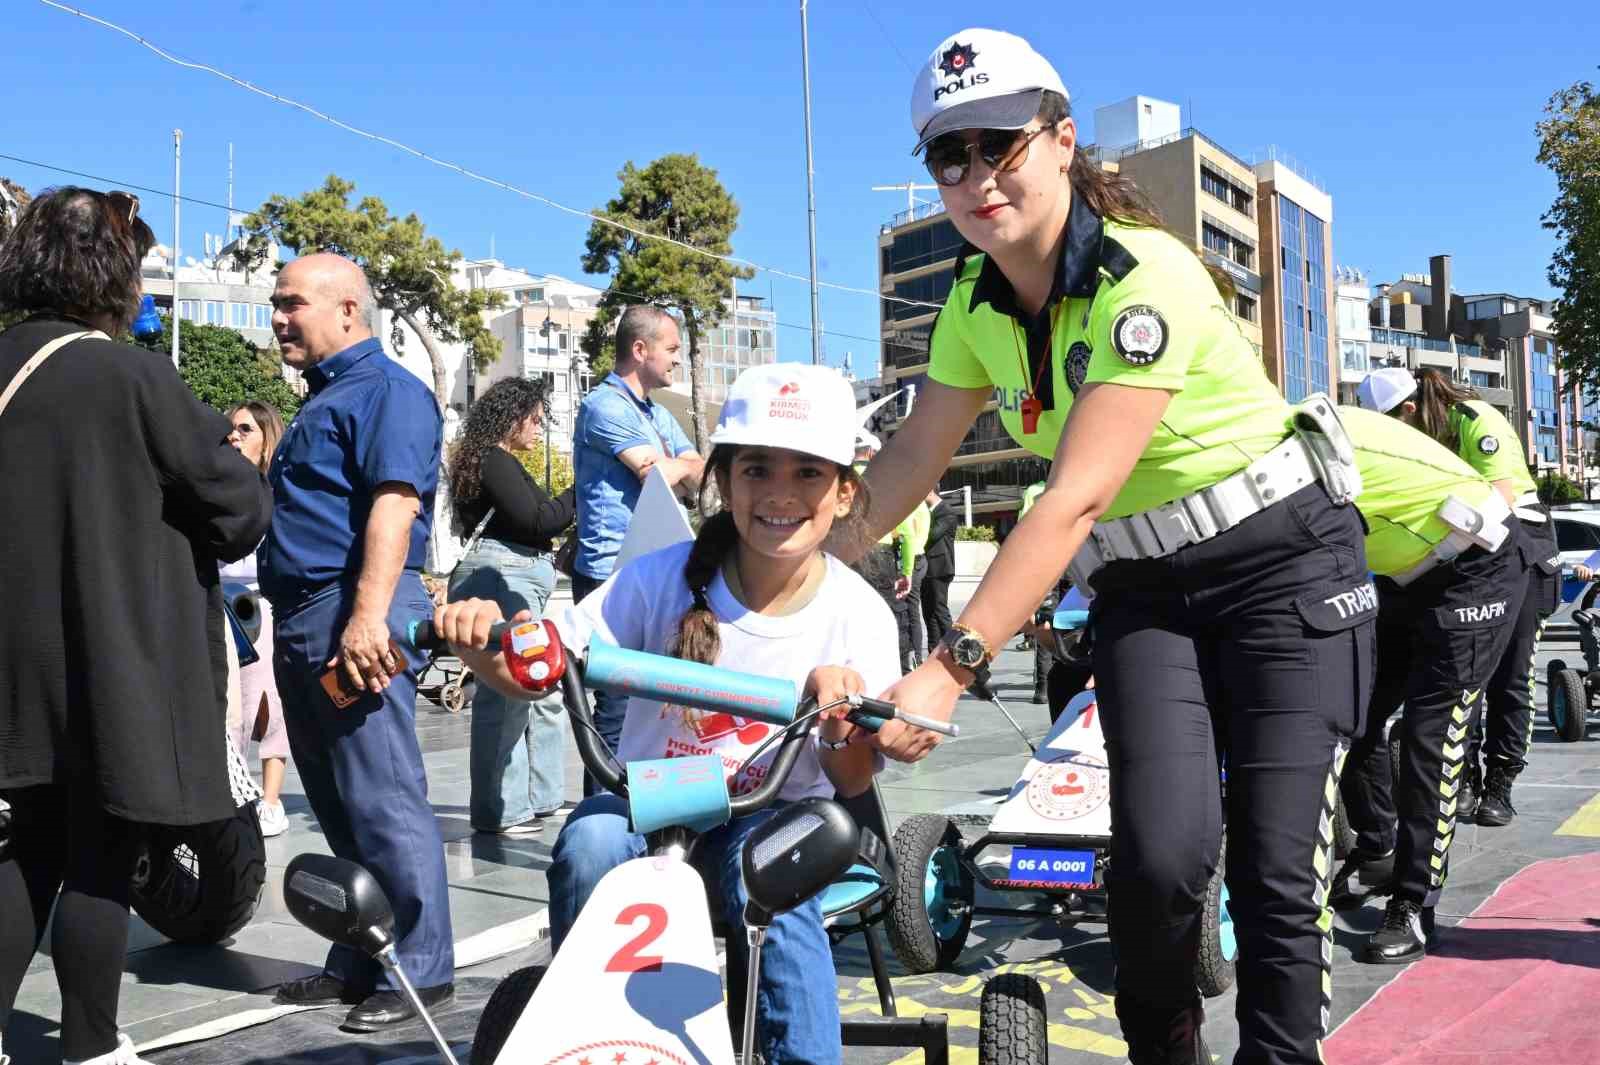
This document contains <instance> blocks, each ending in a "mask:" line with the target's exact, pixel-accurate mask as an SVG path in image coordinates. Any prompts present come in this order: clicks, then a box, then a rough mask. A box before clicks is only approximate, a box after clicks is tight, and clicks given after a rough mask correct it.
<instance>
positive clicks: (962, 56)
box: [939, 41, 978, 78]
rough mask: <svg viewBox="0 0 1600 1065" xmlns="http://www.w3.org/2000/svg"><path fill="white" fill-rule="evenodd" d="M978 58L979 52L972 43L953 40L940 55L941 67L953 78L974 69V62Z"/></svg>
mask: <svg viewBox="0 0 1600 1065" xmlns="http://www.w3.org/2000/svg"><path fill="white" fill-rule="evenodd" d="M977 58H978V53H977V52H975V51H973V49H972V45H970V44H962V43H960V42H959V41H951V42H950V47H949V48H946V49H945V51H944V55H942V56H940V57H939V69H940V70H942V71H944V73H946V74H948V75H949V76H950V77H952V78H959V77H960V76H961V75H963V74H965V73H966V72H967V71H968V70H971V69H972V64H973V62H974V61H975V60H977Z"/></svg>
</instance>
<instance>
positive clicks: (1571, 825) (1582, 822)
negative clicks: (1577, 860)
mask: <svg viewBox="0 0 1600 1065" xmlns="http://www.w3.org/2000/svg"><path fill="white" fill-rule="evenodd" d="M1556 835H1558V836H1600V795H1596V796H1595V797H1594V798H1592V799H1590V800H1589V801H1588V802H1586V803H1584V804H1583V805H1582V806H1580V807H1579V808H1578V812H1577V813H1575V814H1573V815H1572V816H1571V817H1569V818H1567V820H1566V822H1565V823H1563V824H1562V826H1561V827H1560V828H1558V829H1556Z"/></svg>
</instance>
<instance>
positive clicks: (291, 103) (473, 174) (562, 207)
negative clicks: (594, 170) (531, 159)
mask: <svg viewBox="0 0 1600 1065" xmlns="http://www.w3.org/2000/svg"><path fill="white" fill-rule="evenodd" d="M39 2H40V3H41V4H44V5H45V6H46V7H52V8H55V9H56V10H58V11H63V12H66V13H67V14H69V15H74V16H76V17H78V18H81V19H83V20H85V21H87V22H92V23H95V24H96V25H98V26H103V27H105V28H106V29H108V30H111V31H113V32H115V33H120V34H121V35H122V36H124V37H127V38H129V39H130V40H132V41H135V42H137V43H138V44H139V45H141V46H142V47H144V48H146V49H148V50H150V51H151V52H154V53H155V54H156V55H157V56H160V57H161V58H162V59H164V60H165V61H166V62H168V63H171V64H173V65H174V66H179V67H185V68H187V69H189V70H199V71H203V72H205V73H207V74H212V75H215V76H216V77H219V78H221V79H223V80H224V81H228V82H232V83H233V84H234V85H237V86H238V87H239V88H241V89H244V90H246V91H248V92H252V93H255V94H256V95H257V96H264V97H266V98H267V99H269V100H274V101H276V102H277V103H281V104H283V105H285V106H287V107H292V108H295V109H296V110H299V111H304V112H305V113H306V114H308V115H311V116H312V117H313V118H317V119H320V120H321V121H323V122H326V123H328V124H329V125H332V126H336V127H338V128H339V129H342V130H344V131H346V132H347V133H354V134H355V135H357V136H359V137H365V138H366V139H368V140H371V141H376V142H378V143H379V144H386V145H388V146H389V147H391V148H394V149H396V150H397V151H401V152H405V153H407V154H408V155H414V156H416V157H417V158H418V159H421V160H423V161H424V162H428V163H432V164H433V165H435V166H438V167H442V168H444V169H446V170H453V171H455V172H456V173H458V174H460V175H461V176H463V177H466V178H471V179H472V180H473V181H481V182H483V183H484V184H486V185H492V186H494V187H495V188H498V189H504V190H505V191H506V192H510V193H513V194H515V195H517V196H521V197H523V198H524V199H529V200H533V201H535V202H537V203H542V204H544V205H545V206H547V207H552V208H554V209H556V210H558V211H562V212H565V213H566V214H570V215H576V216H577V217H579V218H587V219H589V220H590V221H591V222H599V223H600V224H601V225H607V226H611V227H613V228H615V229H620V230H622V231H623V232H625V233H629V234H632V235H633V236H636V237H638V238H640V239H641V240H658V241H661V242H662V243H665V244H672V245H674V246H676V247H679V248H683V249H684V250H686V251H690V252H693V253H694V254H696V255H703V256H705V257H706V258H708V259H716V260H717V261H719V262H725V263H730V264H732V265H734V266H744V267H749V268H750V269H752V270H760V271H763V272H765V273H769V274H772V275H774V276H776V277H784V278H788V279H789V280H791V281H804V282H806V283H807V284H810V283H811V278H810V277H809V276H808V275H806V274H796V273H793V272H791V271H788V270H780V269H778V268H777V267H775V266H763V265H762V264H760V263H757V262H752V261H751V260H749V259H741V258H738V257H737V256H733V255H722V254H719V253H717V252H713V251H707V250H706V249H704V248H697V247H695V246H694V245H693V244H689V243H687V242H685V241H681V240H678V239H676V238H674V237H667V236H662V235H661V234H659V233H651V232H648V231H647V230H644V229H640V228H638V227H637V226H633V225H629V224H628V223H626V222H620V221H618V220H617V219H615V218H608V217H606V216H605V215H599V214H595V213H594V212H593V211H585V210H583V209H582V208H578V207H569V206H567V205H566V204H564V203H561V202H559V201H557V200H553V199H551V198H550V197H548V196H543V195H541V194H539V193H537V192H532V191H530V190H528V189H524V188H522V187H520V186H517V185H513V184H511V183H510V182H507V181H501V180H500V179H499V178H493V177H489V176H488V175H486V174H480V173H478V172H477V171H475V170H469V169H467V168H466V167H464V166H462V165H460V164H459V163H452V162H450V161H449V160H447V159H440V158H439V157H437V156H434V155H429V154H428V153H427V152H425V151H423V150H422V149H420V148H414V147H412V146H411V145H409V144H405V143H403V142H402V141H398V140H395V139H394V138H393V137H388V136H385V135H384V134H381V133H374V132H372V131H370V130H365V129H361V128H360V127H358V126H352V125H351V124H350V123H348V122H344V121H341V120H340V119H337V118H335V117H333V116H332V115H329V114H327V113H325V112H323V111H319V110H317V109H316V108H315V107H312V106H310V105H309V104H304V103H301V102H300V101H298V100H291V99H289V98H288V97H286V96H280V95H279V94H278V93H275V92H272V91H271V90H268V89H263V88H261V87H260V86H259V85H255V84H252V83H251V82H248V81H245V80H244V79H243V78H238V77H235V76H234V75H232V74H229V73H227V72H226V71H223V70H219V69H217V68H216V67H213V66H210V65H209V64H206V63H197V62H192V61H190V60H187V59H182V58H179V57H178V56H176V55H173V54H172V53H171V52H169V51H167V50H166V49H164V48H161V47H160V46H158V45H156V44H155V43H153V42H151V41H149V40H146V39H145V38H144V37H143V36H141V35H140V34H138V33H135V32H134V31H133V30H130V29H128V28H126V27H124V26H119V25H117V24H116V23H115V22H111V21H109V20H107V19H103V18H100V17H99V16H97V15H91V14H89V13H88V12H87V11H84V10H82V9H80V8H76V7H73V6H71V5H69V4H63V3H60V2H59V0H39ZM817 284H818V285H819V286H820V287H822V288H828V289H833V290H835V291H837V292H853V293H856V294H857V295H863V296H872V297H873V298H875V299H881V300H889V301H891V302H894V303H903V304H906V305H908V306H915V307H930V308H933V309H935V310H937V309H938V307H939V304H936V303H927V302H924V301H922V300H908V299H903V298H901V297H899V296H886V295H883V294H882V293H880V292H877V291H875V290H873V289H869V288H855V287H853V286H850V285H840V284H836V283H834V282H832V281H823V280H821V279H818V281H817Z"/></svg>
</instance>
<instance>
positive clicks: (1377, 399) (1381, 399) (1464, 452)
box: [1359, 368, 1561, 827]
mask: <svg viewBox="0 0 1600 1065" xmlns="http://www.w3.org/2000/svg"><path fill="white" fill-rule="evenodd" d="M1359 398H1360V400H1361V405H1362V406H1363V407H1366V408H1368V409H1370V410H1376V411H1381V412H1383V413H1386V414H1392V415H1394V416H1395V417H1398V418H1399V419H1401V420H1402V421H1404V422H1405V423H1406V424H1407V425H1410V426H1411V427H1412V428H1414V429H1420V430H1421V431H1422V432H1423V433H1425V434H1427V435H1428V436H1430V437H1432V438H1433V439H1434V440H1437V441H1438V442H1439V443H1440V444H1443V445H1444V446H1445V447H1446V448H1449V449H1451V450H1453V451H1455V452H1456V453H1457V454H1458V455H1460V456H1461V458H1462V459H1463V460H1465V461H1466V463H1467V465H1469V466H1471V467H1472V468H1473V469H1474V470H1476V471H1477V472H1478V473H1479V474H1480V475H1482V476H1483V478H1484V479H1485V480H1487V481H1489V482H1491V483H1492V484H1493V485H1494V486H1495V488H1496V489H1497V490H1499V492H1500V494H1501V496H1503V497H1504V498H1505V501H1506V502H1507V503H1509V504H1510V505H1511V506H1512V507H1513V508H1514V510H1515V511H1516V515H1517V522H1516V529H1515V531H1516V532H1517V533H1518V534H1519V543H1518V547H1517V554H1518V558H1519V561H1520V566H1521V568H1522V570H1523V571H1524V573H1525V576H1524V583H1525V584H1526V586H1527V590H1526V593H1525V594H1524V596H1523V599H1522V609H1521V610H1520V611H1519V612H1518V613H1517V616H1516V617H1515V618H1514V619H1513V629H1512V633H1511V639H1510V642H1509V643H1508V644H1507V646H1506V653H1505V656H1504V657H1503V658H1501V660H1500V663H1499V665H1498V667H1497V668H1496V669H1495V672H1494V676H1493V677H1492V678H1490V680H1489V685H1488V688H1487V690H1486V691H1485V693H1484V704H1483V712H1482V714H1481V716H1480V718H1478V719H1475V720H1474V721H1473V725H1472V738H1471V742H1470V745H1469V749H1468V754H1467V765H1466V772H1465V775H1464V779H1465V783H1464V784H1463V786H1462V794H1461V799H1460V809H1459V810H1458V812H1457V817H1458V818H1460V819H1461V820H1464V821H1472V820H1474V819H1476V821H1477V823H1478V824H1480V825H1487V826H1491V827H1493V826H1498V825H1505V824H1509V823H1510V822H1511V819H1512V818H1513V817H1515V816H1516V808H1515V807H1514V806H1512V805H1511V785H1512V784H1513V783H1514V782H1515V781H1516V779H1517V775H1518V774H1520V773H1521V772H1522V770H1523V769H1524V768H1525V767H1526V766H1527V764H1528V746H1529V744H1531V743H1532V742H1533V693H1534V659H1535V657H1536V656H1537V655H1538V653H1539V640H1540V639H1541V638H1542V637H1543V636H1544V627H1545V624H1546V622H1547V621H1548V619H1549V617H1550V615H1551V614H1553V613H1555V611H1556V607H1557V606H1559V605H1560V595H1561V556H1560V549H1559V548H1557V546H1556V537H1555V524H1554V522H1552V521H1551V520H1550V510H1549V508H1548V507H1546V506H1545V505H1544V504H1543V503H1541V502H1540V501H1539V494H1538V492H1537V491H1536V490H1535V488H1534V483H1533V477H1532V476H1530V475H1529V473H1528V465H1527V463H1526V462H1525V461H1524V459H1523V455H1522V448H1521V446H1520V444H1519V442H1518V439H1517V434H1516V430H1514V429H1513V428H1512V427H1511V423H1510V422H1508V421H1506V419H1505V417H1504V416H1503V415H1501V413H1500V412H1499V411H1497V410H1495V409H1494V408H1493V407H1491V406H1490V405H1489V404H1487V403H1485V402H1483V401H1482V400H1481V399H1478V398H1477V393H1475V392H1473V391H1471V390H1470V389H1466V388H1461V387H1459V386H1457V385H1455V384H1452V383H1451V381H1450V380H1449V378H1447V377H1446V376H1445V375H1444V374H1443V373H1441V372H1439V371H1438V370H1434V369H1423V370H1418V371H1417V372H1416V374H1415V375H1414V376H1413V374H1412V373H1411V371H1409V370H1404V369H1400V368H1390V369H1384V370H1378V371H1377V372H1375V373H1372V374H1369V375H1368V376H1367V378H1366V379H1365V380H1364V381H1362V383H1361V386H1360V389H1359ZM1480 749H1481V750H1483V752H1484V759H1483V767H1482V770H1486V772H1484V771H1481V770H1480V766H1479V761H1478V752H1479V750H1480Z"/></svg>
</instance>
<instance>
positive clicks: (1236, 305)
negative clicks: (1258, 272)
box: [1233, 292, 1256, 322]
mask: <svg viewBox="0 0 1600 1065" xmlns="http://www.w3.org/2000/svg"><path fill="white" fill-rule="evenodd" d="M1233 313H1234V314H1236V315H1238V316H1239V317H1240V318H1243V319H1244V320H1245V321H1247V322H1253V321H1255V320H1256V301H1255V300H1253V299H1251V298H1250V297H1249V296H1246V295H1245V294H1244V293H1243V292H1240V293H1238V294H1236V295H1235V296H1234V297H1233Z"/></svg>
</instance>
